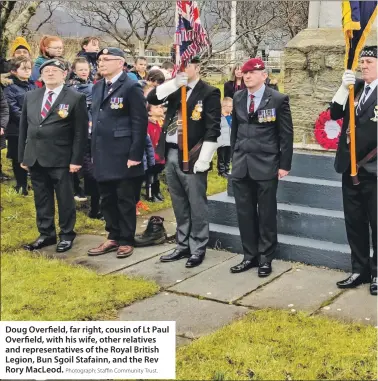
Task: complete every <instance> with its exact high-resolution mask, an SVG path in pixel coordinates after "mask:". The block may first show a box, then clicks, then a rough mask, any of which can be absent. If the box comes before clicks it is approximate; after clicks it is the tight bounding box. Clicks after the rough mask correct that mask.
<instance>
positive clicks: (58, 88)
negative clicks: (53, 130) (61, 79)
mask: <svg viewBox="0 0 378 381" xmlns="http://www.w3.org/2000/svg"><path fill="white" fill-rule="evenodd" d="M63 86H64V85H60V86H59V87H57V88H55V89H54V90H51V89H49V88H48V87H47V86H46V90H45V94H44V96H43V100H42V107H41V111H42V110H43V107H44V106H45V103H46V101H47V97H48V96H49V92H50V91H53V92H54V94H53V95H52V102H51V105H53V104H54V102H55V101H56V98H58V96H59V94H60V92H61V91H62V90H63Z"/></svg>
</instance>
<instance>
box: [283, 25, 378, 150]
mask: <svg viewBox="0 0 378 381" xmlns="http://www.w3.org/2000/svg"><path fill="white" fill-rule="evenodd" d="M367 44H371V45H373V44H376V30H373V31H372V32H371V34H370V36H369V39H368V41H367ZM344 55H345V40H344V35H343V33H342V31H341V30H340V29H338V28H337V29H332V28H320V29H305V30H302V31H301V32H300V33H299V34H298V35H297V36H295V37H294V38H293V39H292V40H291V41H290V42H289V43H288V44H287V46H286V47H285V52H284V73H285V76H284V91H285V93H286V94H288V95H289V96H290V107H291V111H292V116H293V123H294V140H295V142H302V143H306V144H308V143H314V142H315V139H314V133H313V131H314V125H315V121H316V119H317V117H318V115H319V113H320V112H321V111H324V110H326V109H327V107H328V105H329V103H330V102H331V100H332V98H333V96H334V94H335V92H336V91H337V89H338V87H339V86H340V84H341V77H342V74H343V72H344ZM358 74H359V73H358ZM358 74H357V75H358Z"/></svg>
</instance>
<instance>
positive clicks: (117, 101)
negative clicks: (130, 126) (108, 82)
mask: <svg viewBox="0 0 378 381" xmlns="http://www.w3.org/2000/svg"><path fill="white" fill-rule="evenodd" d="M110 108H111V109H113V110H114V109H115V110H118V109H119V108H123V98H110Z"/></svg>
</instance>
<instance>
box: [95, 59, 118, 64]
mask: <svg viewBox="0 0 378 381" xmlns="http://www.w3.org/2000/svg"><path fill="white" fill-rule="evenodd" d="M119 60H120V58H99V59H98V60H97V63H100V62H108V61H119Z"/></svg>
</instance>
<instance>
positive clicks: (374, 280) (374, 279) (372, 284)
mask: <svg viewBox="0 0 378 381" xmlns="http://www.w3.org/2000/svg"><path fill="white" fill-rule="evenodd" d="M370 294H371V295H377V277H372V278H371V282H370Z"/></svg>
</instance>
